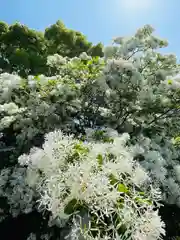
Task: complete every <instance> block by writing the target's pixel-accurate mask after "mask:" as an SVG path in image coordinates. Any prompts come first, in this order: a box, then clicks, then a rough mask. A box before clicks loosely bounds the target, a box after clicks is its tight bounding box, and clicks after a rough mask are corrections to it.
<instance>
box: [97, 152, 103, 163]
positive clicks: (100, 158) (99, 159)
mask: <svg viewBox="0 0 180 240" xmlns="http://www.w3.org/2000/svg"><path fill="white" fill-rule="evenodd" d="M97 160H98V163H99V165H102V164H103V156H102V155H101V154H98V156H97Z"/></svg>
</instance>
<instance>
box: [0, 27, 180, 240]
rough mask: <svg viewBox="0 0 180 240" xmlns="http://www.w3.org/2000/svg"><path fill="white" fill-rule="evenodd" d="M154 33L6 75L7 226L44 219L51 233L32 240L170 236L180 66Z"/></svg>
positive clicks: (178, 164) (2, 150)
mask: <svg viewBox="0 0 180 240" xmlns="http://www.w3.org/2000/svg"><path fill="white" fill-rule="evenodd" d="M153 31H154V29H153V28H152V27H151V26H149V25H145V26H144V27H143V28H141V29H139V30H137V32H136V33H135V35H134V36H132V37H119V38H115V39H114V43H113V45H112V46H107V47H106V48H104V57H94V56H89V55H88V53H86V52H85V51H81V52H80V53H81V54H79V57H78V55H77V56H74V55H73V56H72V57H71V56H70V54H68V56H66V55H60V54H58V53H51V55H49V56H48V57H47V62H46V63H47V69H46V70H47V72H44V73H43V74H42V73H41V74H39V75H37V76H33V75H29V76H28V77H25V78H22V77H20V76H18V75H16V74H15V73H13V74H10V73H1V74H0V154H2V161H1V162H0V170H1V172H0V186H1V189H0V197H1V198H2V199H5V201H6V203H7V205H8V207H7V208H5V207H3V206H1V201H0V210H1V212H0V220H1V221H2V222H3V221H4V219H6V218H8V217H9V216H13V217H18V216H20V215H21V214H24V213H25V214H29V213H31V212H33V211H36V212H38V213H39V214H41V215H42V219H43V220H42V221H45V220H46V221H47V222H48V224H47V222H46V225H48V226H47V228H46V229H45V230H42V233H39V232H40V231H39V232H38V233H37V234H36V233H35V232H33V233H29V232H28V234H27V236H26V238H27V239H36V238H37V239H71V240H73V239H77V240H80V239H87V240H91V239H92V240H93V239H97V240H99V239H107V240H108V239H125V240H158V239H161V238H163V236H164V235H165V228H166V229H168V226H165V224H164V222H163V221H162V220H161V216H160V215H159V208H160V207H161V206H162V203H163V204H165V205H167V204H170V205H174V206H176V207H180V177H179V174H180V161H179V159H180V151H179V146H180V144H179V142H180V137H179V132H180V125H179V117H180V111H179V106H180V97H179V96H180V95H179V94H180V91H179V90H180V77H179V76H180V75H179V74H180V67H179V64H178V63H177V59H176V56H175V55H173V54H166V55H165V54H162V53H160V52H158V49H159V48H162V47H166V46H167V42H166V40H162V39H159V38H157V37H155V36H153ZM61 47H63V45H62V46H61ZM3 201H4V200H3ZM161 208H162V207H161ZM160 213H161V212H160ZM161 214H162V213H161ZM44 219H45V220H44ZM43 223H44V222H43ZM53 227H54V228H55V227H57V228H59V229H58V231H56V230H54V228H53ZM55 232H58V234H59V235H58V236H55ZM171 236H172V235H171ZM173 236H176V235H173ZM51 237H52V238H51ZM53 237H54V238H53Z"/></svg>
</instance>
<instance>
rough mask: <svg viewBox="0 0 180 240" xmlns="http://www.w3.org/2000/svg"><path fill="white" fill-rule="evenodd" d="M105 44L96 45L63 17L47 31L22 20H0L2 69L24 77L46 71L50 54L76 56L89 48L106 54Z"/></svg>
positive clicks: (98, 54) (0, 59)
mask: <svg viewBox="0 0 180 240" xmlns="http://www.w3.org/2000/svg"><path fill="white" fill-rule="evenodd" d="M102 48H103V46H102V44H97V45H95V46H93V44H92V43H91V42H88V40H87V38H86V37H85V36H84V35H83V34H82V33H80V32H77V31H74V30H70V29H68V28H66V26H65V25H64V24H63V23H62V22H61V21H57V22H56V23H55V24H53V25H52V26H50V27H48V28H46V29H45V31H44V33H43V32H38V31H35V30H32V29H30V28H28V27H27V26H25V25H22V24H20V23H15V24H13V25H8V24H6V23H4V22H0V56H1V57H0V69H2V70H1V71H5V72H9V73H12V72H17V73H18V74H19V75H21V76H23V77H27V75H28V74H32V75H37V74H44V73H46V72H47V71H48V70H47V66H46V59H47V56H48V55H51V54H55V53H58V54H60V55H62V56H69V57H75V56H79V54H80V53H82V52H88V53H89V54H90V55H92V56H96V55H97V56H103V51H102Z"/></svg>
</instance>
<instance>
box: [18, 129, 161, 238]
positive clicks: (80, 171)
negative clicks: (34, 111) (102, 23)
mask: <svg viewBox="0 0 180 240" xmlns="http://www.w3.org/2000/svg"><path fill="white" fill-rule="evenodd" d="M127 138H128V135H126V134H125V135H124V134H123V135H122V136H117V137H116V138H114V140H113V143H111V142H110V143H108V142H107V143H91V142H86V143H82V142H80V141H77V140H75V139H74V138H73V137H72V136H64V135H63V134H62V132H61V131H55V132H51V133H49V134H47V135H46V137H45V143H44V144H43V148H42V149H37V148H33V149H32V150H31V152H30V154H29V155H22V156H20V157H19V163H20V164H21V165H27V166H28V171H30V175H31V177H32V176H33V179H34V182H37V183H36V185H37V186H36V188H37V190H38V191H39V192H41V195H42V196H41V199H40V205H43V206H44V207H46V208H47V210H49V211H50V212H52V216H53V218H60V219H64V220H67V219H70V218H72V217H73V219H74V220H75V216H76V215H78V214H80V213H81V212H82V211H85V212H87V214H88V216H89V217H88V219H89V220H88V222H87V223H86V224H88V226H87V229H85V230H83V229H81V234H82V235H84V237H85V239H89V237H91V239H96V238H97V237H98V236H99V238H101V239H103V238H106V239H118V238H119V237H120V235H121V234H126V235H129V238H130V237H132V239H158V238H159V237H160V236H161V234H164V229H163V227H164V224H163V223H162V222H161V219H160V217H159V216H158V213H157V212H155V211H154V205H153V202H156V201H158V200H159V196H160V193H159V190H158V189H157V190H156V189H155V188H153V187H152V186H151V185H149V179H148V175H147V173H146V172H145V171H144V170H143V169H142V167H140V165H138V163H135V162H134V161H133V154H132V153H131V152H132V150H131V148H130V147H127V146H126V145H125V144H126V139H127ZM38 172H39V173H40V172H41V174H39V178H38ZM30 185H31V186H32V180H31V179H30ZM33 185H34V183H33ZM136 188H140V189H141V190H142V191H143V192H140V191H138V190H137V189H136ZM113 218H114V220H113ZM136 219H138V221H136ZM76 224H78V223H77V222H76ZM94 225H97V226H96V232H95V233H93V228H94V227H95V226H94ZM122 226H125V230H124V231H122V230H121V228H122ZM79 227H80V226H79ZM84 231H85V232H84ZM86 231H87V232H86ZM77 233H78V232H77ZM70 234H72V233H70ZM88 236H89V237H88Z"/></svg>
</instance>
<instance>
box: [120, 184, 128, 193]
mask: <svg viewBox="0 0 180 240" xmlns="http://www.w3.org/2000/svg"><path fill="white" fill-rule="evenodd" d="M118 191H119V192H123V193H128V192H129V190H128V188H127V187H126V186H125V185H124V184H122V183H120V184H118Z"/></svg>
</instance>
